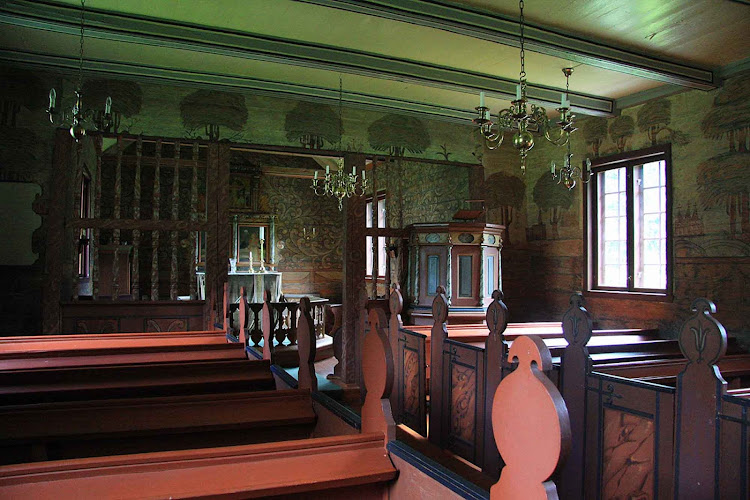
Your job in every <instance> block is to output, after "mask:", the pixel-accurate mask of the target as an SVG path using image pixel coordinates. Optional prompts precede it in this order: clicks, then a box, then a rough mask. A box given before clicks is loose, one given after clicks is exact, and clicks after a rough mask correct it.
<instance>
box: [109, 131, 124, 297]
mask: <svg viewBox="0 0 750 500" xmlns="http://www.w3.org/2000/svg"><path fill="white" fill-rule="evenodd" d="M122 149H123V147H122V136H121V135H118V136H117V163H116V164H115V200H114V210H113V217H114V219H115V220H119V219H120V200H121V198H122V197H121V194H122ZM112 244H113V245H114V247H115V253H114V255H113V256H112V297H111V299H112V300H117V298H118V297H119V296H120V230H119V229H114V230H113V231H112Z"/></svg>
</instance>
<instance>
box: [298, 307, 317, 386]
mask: <svg viewBox="0 0 750 500" xmlns="http://www.w3.org/2000/svg"><path fill="white" fill-rule="evenodd" d="M311 309H312V306H311V305H310V299H309V298H307V297H302V298H301V299H300V301H299V313H300V316H299V321H298V323H297V352H298V353H299V365H298V366H299V372H298V373H299V374H298V376H297V380H298V381H299V388H300V389H309V390H311V391H317V390H318V377H317V376H316V375H315V364H314V363H315V350H316V347H317V339H316V337H315V325H314V324H313V319H312V315H311V314H310V312H311Z"/></svg>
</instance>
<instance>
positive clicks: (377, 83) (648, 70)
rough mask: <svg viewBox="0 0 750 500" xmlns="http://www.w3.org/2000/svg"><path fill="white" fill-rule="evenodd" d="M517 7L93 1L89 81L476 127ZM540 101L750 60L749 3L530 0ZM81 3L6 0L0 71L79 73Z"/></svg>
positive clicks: (621, 100) (504, 74)
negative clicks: (198, 89)
mask: <svg viewBox="0 0 750 500" xmlns="http://www.w3.org/2000/svg"><path fill="white" fill-rule="evenodd" d="M518 12H519V11H518V4H517V3H516V2H514V1H506V0H502V1H497V0H463V1H460V2H459V1H456V2H448V1H426V0H391V1H383V0H301V1H294V0H158V1H154V0H128V1H127V2H123V1H119V0H88V1H87V2H86V43H85V54H86V62H85V69H86V71H87V74H91V75H93V74H108V75H113V76H118V77H124V78H137V79H141V80H150V79H153V80H155V81H164V82H170V83H179V84H186V85H196V86H205V85H209V86H222V87H229V88H235V89H249V90H252V91H253V92H257V93H261V94H264V93H266V94H271V95H283V96H292V97H295V98H303V99H311V100H323V101H326V100H329V101H330V100H335V99H337V98H338V86H339V78H340V77H341V78H342V80H343V88H344V100H345V101H346V104H347V105H351V106H360V107H368V108H376V109H382V110H400V111H404V112H410V113H418V114H420V115H423V116H431V117H434V118H440V119H446V120H453V121H463V122H466V121H468V120H470V119H471V118H472V117H473V116H474V110H473V108H474V107H475V106H476V105H477V104H478V93H479V91H480V90H484V91H486V92H487V95H488V99H487V102H488V104H489V105H490V107H491V109H492V110H493V111H494V110H498V109H500V108H503V107H507V106H508V105H509V100H508V98H509V97H510V96H511V95H512V94H513V93H514V91H515V84H516V82H517V79H518V72H519V69H520V67H519V66H520V63H519V50H518ZM524 12H525V15H526V21H527V23H528V27H527V29H526V36H527V50H526V72H527V74H528V81H529V95H530V97H531V98H532V99H533V100H535V101H537V102H540V103H542V104H543V105H546V106H547V107H548V108H553V107H554V103H556V102H559V98H560V89H561V88H564V86H565V80H564V77H563V75H562V72H561V69H562V68H563V67H566V66H573V67H575V72H574V73H573V76H572V77H571V80H570V86H571V93H572V95H571V101H572V104H573V107H574V108H575V109H576V110H577V111H578V112H579V113H582V114H595V115H610V114H614V113H616V111H617V108H618V107H623V106H625V105H630V104H634V103H637V102H639V101H643V100H646V99H648V98H653V97H656V96H659V95H666V94H669V93H674V92H678V91H680V90H682V89H687V88H697V89H703V90H709V89H712V88H715V87H716V86H717V85H718V84H719V83H720V79H721V77H722V76H725V75H726V74H728V73H730V72H732V71H736V70H738V69H742V68H745V67H747V66H748V57H749V56H750V37H748V36H747V35H746V32H747V31H748V28H750V6H748V5H747V4H745V3H743V2H739V1H729V0H671V1H662V0H650V1H647V0H639V1H621V0H609V1H607V0H528V1H527V2H526V5H525V11H524ZM79 16H80V2H79V1H78V0H47V1H31V0H4V1H0V25H2V30H0V62H5V63H6V64H7V63H10V64H15V65H27V66H28V65H30V66H34V67H55V68H62V69H65V70H69V71H70V70H74V69H75V68H76V67H77V57H78V32H79V29H80V26H79V22H80V21H79Z"/></svg>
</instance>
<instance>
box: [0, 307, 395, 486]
mask: <svg viewBox="0 0 750 500" xmlns="http://www.w3.org/2000/svg"><path fill="white" fill-rule="evenodd" d="M306 306H307V304H306V303H304V301H303V303H302V306H301V310H302V311H303V314H304V313H308V314H309V311H307V309H308V308H307V307H306ZM310 323H311V321H305V322H303V323H302V327H301V328H300V330H301V332H302V333H304V334H305V335H309V338H308V339H307V341H305V342H303V343H302V345H303V346H308V347H307V348H308V349H309V346H310V345H314V339H315V337H314V331H312V329H310V328H309V324H310ZM382 323H383V319H381V318H379V317H378V318H373V319H371V326H370V328H369V330H368V333H367V335H366V336H365V338H364V347H363V365H364V366H366V367H367V370H366V376H365V383H366V390H367V396H366V398H365V403H364V405H363V408H362V424H361V427H362V432H363V434H361V435H352V436H340V437H327V438H315V439H304V440H297V441H287V442H282V443H270V444H260V445H258V444H256V445H249V446H228V447H222V448H210V449H202V450H180V451H169V452H158V453H146V454H136V455H128V456H109V457H97V458H79V459H71V460H62V461H54V462H41V463H24V464H17V465H9V466H0V493H2V495H3V496H5V495H7V496H12V497H15V496H22V497H30V498H55V499H66V498H76V499H80V498H81V497H82V496H85V497H91V498H144V497H148V498H153V497H158V498H162V497H193V498H195V497H216V496H231V497H240V498H252V497H261V496H263V497H265V496H269V495H286V496H289V495H299V496H300V497H305V498H307V497H309V496H310V495H313V496H314V497H315V498H342V499H343V498H373V499H374V498H384V497H385V496H386V495H387V488H388V484H387V483H388V482H390V481H392V480H393V479H395V478H396V476H397V471H396V469H395V468H394V466H393V464H392V463H391V461H390V460H389V458H388V454H387V451H386V448H385V444H386V442H387V440H389V439H392V438H393V435H394V423H393V420H392V417H391V416H390V409H389V401H388V395H389V394H388V393H389V391H390V387H391V384H392V370H393V365H392V362H391V361H390V359H391V358H390V356H389V355H390V350H389V349H387V339H386V337H385V333H384V331H383V326H382ZM306 330H310V331H309V332H307V331H306ZM304 357H305V359H312V356H310V353H309V352H308V353H306V354H305V355H304ZM303 364H305V363H303ZM308 366H309V364H308ZM313 375H314V374H313ZM288 394H292V395H294V396H295V397H297V396H299V395H300V394H304V395H305V396H306V398H307V400H309V398H310V396H309V392H307V391H291V392H288ZM282 396H283V394H282V391H276V392H274V393H270V395H269V397H270V398H271V399H273V398H276V400H278V398H280V397H282ZM248 397H250V398H255V399H256V401H255V402H256V403H257V399H258V398H259V397H260V396H259V394H258V393H254V394H252V395H249V396H248ZM228 399H229V400H230V405H226V401H227V400H228ZM156 401H157V400H155V399H153V398H152V399H149V400H145V399H142V400H138V402H137V403H136V404H135V406H136V407H137V408H136V409H132V408H133V407H132V405H131V406H128V403H127V402H125V401H119V402H117V403H119V405H117V406H115V407H113V406H111V405H110V404H108V403H109V402H99V403H96V402H90V403H85V404H78V406H76V405H73V404H71V403H64V404H63V403H57V404H53V405H47V406H46V409H47V411H46V412H44V411H41V410H40V411H36V410H35V408H36V409H41V408H42V407H43V406H44V405H30V406H26V407H22V408H23V409H25V410H27V411H29V412H32V414H33V415H34V416H36V417H37V418H36V420H34V419H33V418H28V415H29V414H28V413H27V415H26V417H27V418H24V417H25V416H24V415H18V414H16V415H15V416H14V415H13V413H9V415H11V417H9V418H15V419H16V420H15V421H9V422H6V423H0V425H3V426H5V425H10V426H14V427H21V428H23V426H24V425H28V426H30V427H31V430H30V431H28V433H27V435H25V437H27V438H29V436H31V437H33V436H38V435H42V436H48V435H53V436H55V435H58V434H59V433H60V432H61V431H60V430H51V429H50V426H49V425H47V424H48V423H49V421H47V424H46V423H45V422H44V420H43V419H44V418H45V417H48V416H49V415H50V410H53V409H55V408H56V409H57V410H59V413H58V416H59V417H60V419H61V420H62V421H64V422H67V424H66V425H67V428H64V429H63V430H64V431H67V432H71V431H72V430H74V429H71V426H72V427H75V426H78V427H77V429H79V430H81V431H82V432H84V433H85V432H87V430H86V429H85V428H86V427H91V426H90V425H89V424H88V419H90V415H91V411H92V409H95V410H96V411H99V412H100V414H99V418H100V420H101V421H102V422H104V425H105V426H109V427H106V428H103V429H97V431H96V432H98V433H101V434H102V435H103V436H108V435H110V434H111V433H112V432H114V433H117V432H120V431H122V432H133V429H132V427H133V425H132V422H133V419H132V418H128V417H126V416H124V413H125V412H126V411H127V412H136V413H139V412H140V413H139V414H140V415H141V416H142V420H141V423H142V425H143V427H141V428H139V431H141V432H147V433H148V434H149V436H152V433H154V432H162V431H163V429H162V430H159V431H156V430H155V426H157V425H159V423H161V425H163V426H164V427H169V426H177V427H179V426H180V425H182V424H180V422H175V420H178V421H179V420H180V419H179V418H174V417H173V414H172V413H170V411H169V410H168V408H169V407H170V405H173V404H174V403H175V402H177V403H184V404H187V405H188V406H189V405H190V404H197V403H200V404H203V409H204V410H203V411H202V412H196V411H195V408H189V409H184V410H181V411H183V412H184V413H185V416H186V418H187V419H188V421H187V423H185V424H184V425H187V426H189V427H195V428H196V430H201V429H203V428H204V426H205V424H206V421H209V422H213V423H210V425H215V424H216V418H217V411H216V408H222V410H220V411H219V412H218V415H220V416H221V418H224V417H226V418H227V419H229V420H226V421H221V422H220V423H219V427H221V426H227V425H229V427H230V428H232V430H234V429H233V427H234V425H235V424H238V423H239V422H240V420H241V419H242V418H243V417H245V418H246V417H247V412H249V411H251V409H250V407H248V409H247V411H245V412H243V411H241V409H238V408H237V407H232V406H231V403H232V402H233V401H232V400H231V396H230V395H216V396H204V397H202V398H197V397H195V396H193V397H181V398H162V399H161V401H160V403H163V407H159V408H156V415H155V414H154V411H153V410H154V408H155V405H157V404H158V403H156ZM236 403H237V404H240V403H242V404H244V402H236ZM225 406H226V407H225ZM280 406H282V405H280V404H278V402H273V403H271V402H269V403H268V408H269V411H281V410H280V408H279V407H280ZM257 407H258V405H257V404H254V405H252V408H257ZM35 411H36V413H34V412H35ZM66 411H67V412H69V413H67V414H66V413H65V412H66ZM72 411H77V412H78V413H77V414H70V412H72ZM283 411H284V412H285V414H286V415H287V416H290V417H294V418H297V419H299V417H300V414H302V413H303V412H302V410H301V409H300V408H299V407H297V408H296V410H294V411H289V409H284V410H283ZM159 412H161V413H159ZM196 414H197V415H196ZM1 416H2V411H0V417H1ZM77 416H78V417H79V420H77ZM152 417H153V418H152ZM189 419H193V420H192V421H191V420H189ZM202 419H203V420H202ZM232 419H234V420H232ZM0 421H1V419H0ZM155 421H156V422H157V423H156V424H155V423H154V422H155ZM27 422H32V424H28V423H27ZM180 430H184V426H183V427H182V429H178V432H179V431H180ZM35 432H36V434H34V433H35ZM89 432H90V431H89ZM56 433H57V434H56ZM108 433H110V434H108ZM16 438H17V439H23V438H24V435H21V436H20V438H19V436H16ZM165 439H166V438H165ZM76 441H80V440H79V439H76ZM38 448H39V447H37V449H38Z"/></svg>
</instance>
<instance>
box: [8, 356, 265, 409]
mask: <svg viewBox="0 0 750 500" xmlns="http://www.w3.org/2000/svg"><path fill="white" fill-rule="evenodd" d="M274 387H275V383H274V379H273V375H272V374H271V370H270V364H269V362H268V361H261V360H254V361H248V360H246V359H242V360H219V361H188V362H169V363H146V364H124V365H107V366H84V367H72V368H67V367H64V368H49V369H45V368H39V369H29V370H13V371H5V372H0V404H29V403H42V402H53V401H76V400H77V401H80V400H86V399H108V398H115V397H146V396H167V395H179V394H208V393H214V392H231V391H252V390H270V389H273V388H274Z"/></svg>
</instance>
